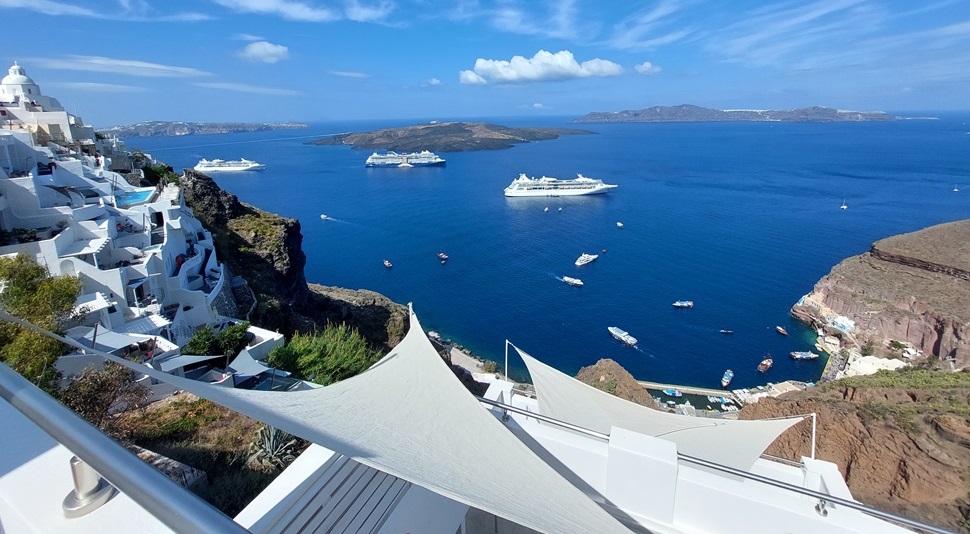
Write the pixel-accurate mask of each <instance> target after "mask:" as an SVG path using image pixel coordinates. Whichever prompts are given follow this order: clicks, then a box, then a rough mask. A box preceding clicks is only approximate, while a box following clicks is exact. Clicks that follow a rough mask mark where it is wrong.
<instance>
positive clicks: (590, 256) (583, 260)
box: [576, 252, 599, 267]
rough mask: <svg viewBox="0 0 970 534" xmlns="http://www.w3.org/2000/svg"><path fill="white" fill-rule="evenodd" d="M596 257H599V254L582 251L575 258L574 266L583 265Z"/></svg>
mask: <svg viewBox="0 0 970 534" xmlns="http://www.w3.org/2000/svg"><path fill="white" fill-rule="evenodd" d="M598 257H599V254H587V253H585V252H583V253H582V254H581V255H580V256H579V258H577V259H576V267H582V266H583V265H586V264H587V263H589V262H591V261H593V260H595V259H596V258H598Z"/></svg>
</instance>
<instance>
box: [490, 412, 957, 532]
mask: <svg viewBox="0 0 970 534" xmlns="http://www.w3.org/2000/svg"><path fill="white" fill-rule="evenodd" d="M475 398H477V399H478V400H479V401H480V402H482V403H483V404H488V405H490V406H493V407H495V408H498V409H500V410H502V411H503V416H502V421H508V418H509V415H508V412H513V413H517V414H521V415H525V416H527V417H532V418H534V419H537V420H539V421H543V422H546V423H550V424H553V425H556V426H559V427H562V428H566V429H569V430H573V431H575V432H579V433H581V434H585V435H587V436H592V437H594V438H598V439H601V440H604V441H609V439H610V436H609V434H604V433H602V432H597V431H595V430H590V429H588V428H583V427H581V426H578V425H574V424H572V423H567V422H565V421H560V420H558V419H554V418H552V417H549V416H545V415H542V414H538V413H535V412H530V411H528V410H523V409H522V408H517V407H515V406H510V405H508V404H502V403H501V402H496V401H493V400H491V399H486V398H484V397H478V396H476V397H475ZM677 459H678V461H680V462H684V463H689V464H694V465H699V466H702V467H706V468H708V469H713V470H715V471H721V472H722V473H728V474H730V475H734V476H738V477H741V478H746V479H748V480H754V481H756V482H761V483H762V484H767V485H769V486H773V487H776V488H780V489H784V490H788V491H792V492H795V493H799V494H802V495H807V496H809V497H813V498H816V499H818V503H817V504H816V505H815V510H816V511H817V512H818V513H819V515H822V516H827V515H828V509H827V506H828V504H829V503H831V504H837V505H839V506H845V507H846V508H852V509H853V510H858V511H860V512H862V513H864V514H868V515H871V516H873V517H878V518H879V519H883V520H886V521H889V522H892V523H896V524H899V525H904V526H906V527H909V528H913V529H916V530H919V531H922V532H931V533H933V534H951V533H950V531H948V530H944V529H941V528H937V527H934V526H932V525H927V524H925V523H920V522H919V521H913V520H912V519H907V518H905V517H902V516H898V515H895V514H891V513H889V512H883V511H882V510H877V509H875V508H870V507H868V506H866V505H864V504H861V503H858V502H855V501H850V500H847V499H842V498H840V497H835V496H832V495H829V494H827V493H822V492H819V491H814V490H810V489H807V488H803V487H801V486H795V485H793V484H788V483H786V482H781V481H780V480H775V479H773V478H768V477H765V476H761V475H756V474H754V473H749V472H748V471H743V470H741V469H735V468H733V467H728V466H726V465H721V464H718V463H715V462H711V461H708V460H704V459H701V458H697V457H694V456H689V455H686V454H683V453H679V452H678V453H677ZM799 465H800V464H799Z"/></svg>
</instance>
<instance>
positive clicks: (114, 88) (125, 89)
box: [52, 82, 146, 93]
mask: <svg viewBox="0 0 970 534" xmlns="http://www.w3.org/2000/svg"><path fill="white" fill-rule="evenodd" d="M52 85H56V86H60V87H67V88H68V89H74V90H77V91H91V92H93V93H144V92H145V91H146V89H145V88H144V87H135V86H133V85H121V84H116V83H95V82H64V83H54V84H52Z"/></svg>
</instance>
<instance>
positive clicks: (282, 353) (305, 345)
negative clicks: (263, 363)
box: [269, 324, 381, 386]
mask: <svg viewBox="0 0 970 534" xmlns="http://www.w3.org/2000/svg"><path fill="white" fill-rule="evenodd" d="M380 357H381V354H380V352H378V351H377V350H374V349H373V348H371V347H370V346H369V345H368V344H367V341H366V340H364V338H363V337H362V336H361V335H360V333H358V332H357V330H356V329H354V328H351V327H349V326H347V325H346V324H339V325H328V326H327V327H326V328H324V329H323V332H317V333H314V334H296V335H295V336H293V338H292V339H291V340H290V341H289V342H288V343H287V344H286V345H285V347H283V348H280V347H277V348H276V349H274V350H273V351H272V352H271V353H270V355H269V362H270V364H271V365H272V366H273V367H276V368H279V369H284V370H286V371H289V372H291V373H293V374H294V375H295V376H296V377H297V378H301V379H303V380H308V381H310V382H314V383H317V384H320V385H324V386H325V385H327V384H332V383H333V382H337V381H340V380H343V379H345V378H350V377H352V376H354V375H356V374H358V373H361V372H363V371H366V370H367V368H369V367H370V366H371V365H374V363H375V362H377V360H378V359H380Z"/></svg>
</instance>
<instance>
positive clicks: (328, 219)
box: [320, 213, 350, 224]
mask: <svg viewBox="0 0 970 534" xmlns="http://www.w3.org/2000/svg"><path fill="white" fill-rule="evenodd" d="M320 220H321V221H323V222H328V223H329V222H335V223H344V224H350V221H345V220H343V219H337V218H335V217H331V216H329V215H327V214H326V213H321V214H320Z"/></svg>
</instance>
